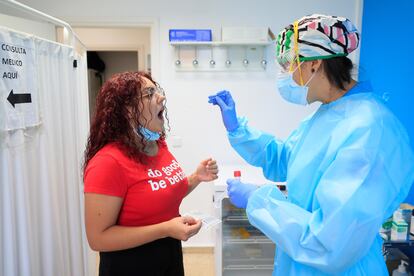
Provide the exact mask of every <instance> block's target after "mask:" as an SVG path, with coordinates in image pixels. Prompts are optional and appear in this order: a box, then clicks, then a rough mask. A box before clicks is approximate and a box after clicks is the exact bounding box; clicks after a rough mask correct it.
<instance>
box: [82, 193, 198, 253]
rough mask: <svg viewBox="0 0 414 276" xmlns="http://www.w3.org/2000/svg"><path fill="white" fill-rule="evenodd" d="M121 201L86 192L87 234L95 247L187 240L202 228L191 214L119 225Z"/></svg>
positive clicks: (117, 246)
mask: <svg viewBox="0 0 414 276" xmlns="http://www.w3.org/2000/svg"><path fill="white" fill-rule="evenodd" d="M122 201H123V199H122V198H120V197H116V196H108V195H101V194H94V193H85V224H86V235H87V238H88V242H89V245H90V247H91V248H92V249H93V250H96V251H115V250H122V249H128V248H132V247H136V246H139V245H143V244H145V243H149V242H151V241H154V240H157V239H161V238H165V237H172V238H175V239H179V240H183V241H186V240H188V239H189V238H190V237H191V236H193V235H195V234H197V232H198V231H199V230H200V228H201V221H196V220H195V219H194V218H190V217H176V218H173V219H171V220H169V221H166V222H162V223H158V224H153V225H148V226H139V227H127V226H120V225H116V223H117V219H118V216H119V211H120V209H121V206H122Z"/></svg>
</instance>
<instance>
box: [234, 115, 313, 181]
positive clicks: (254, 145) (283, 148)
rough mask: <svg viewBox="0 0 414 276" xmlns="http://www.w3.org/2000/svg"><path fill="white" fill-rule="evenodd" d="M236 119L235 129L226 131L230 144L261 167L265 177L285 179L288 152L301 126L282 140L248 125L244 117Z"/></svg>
mask: <svg viewBox="0 0 414 276" xmlns="http://www.w3.org/2000/svg"><path fill="white" fill-rule="evenodd" d="M238 121H239V124H238V127H237V129H235V130H233V131H229V132H228V138H229V141H230V144H231V146H232V147H233V148H234V149H235V150H236V151H237V153H238V154H239V155H240V156H241V157H242V158H243V159H244V160H246V162H247V163H249V164H250V165H253V166H255V167H261V168H262V169H263V175H264V176H265V177H266V178H267V179H269V180H272V181H279V182H283V181H286V174H287V165H288V161H289V157H290V152H291V150H292V148H293V145H294V144H295V143H296V141H297V139H298V137H299V133H300V131H301V129H302V128H299V129H298V130H296V131H294V132H293V133H292V134H291V135H290V137H289V138H288V139H287V140H286V141H285V142H284V141H282V140H280V139H278V138H276V137H275V136H274V135H271V134H268V133H265V132H262V131H259V130H256V129H253V128H251V127H249V126H248V125H247V119H246V118H244V117H242V118H238ZM303 124H306V123H303Z"/></svg>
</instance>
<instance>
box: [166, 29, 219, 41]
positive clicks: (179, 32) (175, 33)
mask: <svg viewBox="0 0 414 276" xmlns="http://www.w3.org/2000/svg"><path fill="white" fill-rule="evenodd" d="M211 40H212V36H211V30H189V29H174V30H170V41H211Z"/></svg>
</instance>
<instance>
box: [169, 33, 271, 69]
mask: <svg viewBox="0 0 414 276" xmlns="http://www.w3.org/2000/svg"><path fill="white" fill-rule="evenodd" d="M273 44H274V41H246V40H244V41H171V42H170V45H171V46H172V47H173V48H174V51H175V54H174V55H175V59H174V64H175V70H176V71H181V72H197V71H198V72H205V71H216V72H231V71H235V72H246V71H266V68H267V65H268V61H269V60H272V58H269V57H268V53H267V52H268V51H267V48H268V46H271V45H273Z"/></svg>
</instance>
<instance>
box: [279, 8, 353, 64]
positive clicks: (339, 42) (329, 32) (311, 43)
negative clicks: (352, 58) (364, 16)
mask: <svg viewBox="0 0 414 276" xmlns="http://www.w3.org/2000/svg"><path fill="white" fill-rule="evenodd" d="M295 44H296V45H295ZM358 44H359V33H358V30H357V29H356V28H355V26H354V25H353V24H352V23H351V21H349V20H348V19H347V18H345V17H339V16H329V15H322V14H312V15H309V16H305V17H302V18H301V19H299V20H298V21H296V22H295V23H294V24H292V25H289V26H287V27H286V28H284V29H283V30H282V31H281V32H280V33H279V35H278V38H277V45H276V57H277V61H278V62H279V63H280V64H285V63H290V62H292V61H293V60H294V59H296V58H297V57H299V61H307V60H316V59H328V58H332V57H338V56H347V55H348V54H349V53H351V52H352V51H354V50H355V49H356V48H358Z"/></svg>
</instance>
